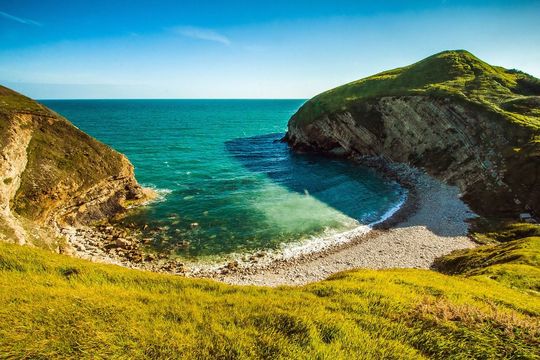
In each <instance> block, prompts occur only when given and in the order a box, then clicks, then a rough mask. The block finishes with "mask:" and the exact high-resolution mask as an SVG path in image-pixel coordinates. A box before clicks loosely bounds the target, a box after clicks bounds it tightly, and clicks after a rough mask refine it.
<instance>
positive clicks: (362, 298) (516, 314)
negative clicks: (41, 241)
mask: <svg viewBox="0 0 540 360" xmlns="http://www.w3.org/2000/svg"><path fill="white" fill-rule="evenodd" d="M531 244H532V245H531ZM495 248H496V246H495V245H488V247H486V248H479V249H475V250H472V251H470V254H471V260H469V261H470V263H471V264H475V266H476V265H477V264H481V261H480V258H481V257H482V256H484V257H485V258H490V251H492V250H493V249H495ZM516 249H517V250H516ZM514 251H518V252H520V253H521V252H524V254H525V255H523V256H522V257H521V258H518V260H516V258H515V256H514ZM538 253H539V251H538V240H537V239H534V238H527V239H523V240H517V241H512V242H507V243H505V244H504V245H503V246H502V247H500V255H499V256H500V261H496V264H492V263H490V262H489V261H487V260H486V262H485V263H484V266H485V267H484V271H483V272H482V271H481V272H472V273H470V274H469V273H468V272H469V271H472V269H473V266H468V267H467V269H468V270H466V271H465V272H464V273H465V276H462V275H459V276H450V275H444V274H440V273H437V272H434V271H427V270H385V271H374V270H357V271H350V272H345V273H339V274H336V275H334V276H332V277H331V278H330V279H328V280H327V281H322V282H319V283H315V284H311V285H308V286H304V287H282V288H277V289H271V288H261V287H237V286H229V285H224V284H219V283H216V282H213V281H208V280H200V279H186V278H182V277H175V276H170V275H161V274H155V273H148V272H141V271H134V270H128V269H123V268H120V267H115V266H111V265H100V264H93V263H89V262H86V261H82V260H78V259H73V258H69V257H65V256H61V255H56V254H52V253H49V252H46V251H43V250H38V249H31V248H28V247H19V246H15V245H9V244H3V243H1V244H0V318H1V319H2V322H0V354H2V356H3V357H6V358H9V357H14V358H21V357H26V358H81V357H82V358H97V357H117V358H177V357H181V356H182V357H188V358H197V359H200V358H246V357H249V358H300V359H302V358H305V359H313V358H321V359H324V358H327V359H339V358H355V359H357V358H384V357H389V358H426V357H437V358H447V357H454V358H501V357H512V358H534V356H536V355H538V346H539V345H540V343H539V341H538V339H539V336H540V333H539V331H540V325H539V317H540V301H539V297H538V293H537V292H535V291H534V286H533V287H528V286H524V285H523V283H519V284H518V285H517V286H514V285H515V284H514V280H515V276H514V275H513V276H512V278H504V277H501V276H498V277H493V276H492V275H493V274H494V273H500V272H501V271H505V272H514V271H516V272H517V273H519V272H520V270H519V269H520V268H519V267H520V266H525V265H526V266H529V267H536V269H537V265H535V264H536V263H531V261H537V260H538ZM460 256H462V257H463V256H466V253H461V255H460ZM454 258H455V257H454ZM519 259H521V260H519ZM523 259H528V260H523ZM531 259H533V260H531ZM535 259H536V260H535ZM480 266H482V265H480ZM475 269H479V267H476V268H475ZM455 272H460V273H461V272H463V271H455ZM521 276H523V277H529V276H530V275H529V273H528V272H527V271H524V272H521ZM535 279H536V280H535ZM537 279H538V278H537V274H536V275H535V274H533V275H532V281H533V282H534V281H537Z"/></svg>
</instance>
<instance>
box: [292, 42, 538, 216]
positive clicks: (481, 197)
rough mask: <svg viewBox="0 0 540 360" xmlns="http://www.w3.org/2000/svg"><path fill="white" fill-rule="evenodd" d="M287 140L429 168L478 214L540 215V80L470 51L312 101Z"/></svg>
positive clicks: (450, 54)
mask: <svg viewBox="0 0 540 360" xmlns="http://www.w3.org/2000/svg"><path fill="white" fill-rule="evenodd" d="M286 139H287V140H288V141H289V142H290V143H291V145H293V147H296V148H303V149H308V150H316V151H323V152H331V153H335V154H346V155H348V154H351V153H353V154H359V155H370V156H372V155H375V156H383V157H385V158H386V159H389V160H391V161H396V162H405V163H408V164H410V165H413V166H415V167H419V168H423V169H425V170H426V171H427V172H428V173H430V174H431V175H433V176H436V177H438V178H439V179H442V180H443V181H445V182H448V183H451V184H455V185H458V186H459V187H460V188H461V190H462V191H463V193H464V199H465V200H466V201H467V202H468V203H469V205H471V207H472V208H473V209H474V210H475V211H477V212H478V213H480V214H482V215H488V216H512V217H517V214H518V213H519V212H530V211H534V212H536V213H537V214H540V180H539V179H540V80H539V79H536V78H534V77H532V76H530V75H528V74H525V73H523V72H521V71H518V70H507V69H504V68H502V67H499V66H492V65H489V64H487V63H485V62H483V61H482V60H480V59H478V58H476V57H475V56H473V55H472V54H470V53H469V52H467V51H463V50H458V51H445V52H441V53H439V54H435V55H433V56H430V57H428V58H426V59H424V60H422V61H419V62H417V63H415V64H412V65H410V66H406V67H402V68H398V69H394V70H390V71H385V72H382V73H380V74H376V75H374V76H371V77H368V78H365V79H361V80H358V81H354V82H351V83H349V84H346V85H343V86H340V87H337V88H335V89H332V90H329V91H327V92H324V93H322V94H320V95H318V96H315V97H314V98H313V99H311V100H309V101H308V102H306V103H305V104H304V105H303V106H302V107H301V108H300V109H299V111H298V112H297V113H296V114H295V115H294V116H293V117H292V118H291V120H290V121H289V131H288V133H287V137H286Z"/></svg>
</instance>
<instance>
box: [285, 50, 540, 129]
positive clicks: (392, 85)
mask: <svg viewBox="0 0 540 360" xmlns="http://www.w3.org/2000/svg"><path fill="white" fill-rule="evenodd" d="M411 95H429V96H436V97H443V98H444V97H451V98H454V99H456V100H464V101H468V102H471V103H474V104H477V105H480V106H482V107H486V108H488V109H490V110H492V111H494V112H495V113H498V114H500V115H502V116H504V117H506V118H507V119H508V120H509V121H512V122H515V123H518V124H520V125H523V126H526V127H529V128H531V129H533V130H535V131H539V130H540V107H539V101H540V100H539V98H538V96H540V80H539V79H536V78H535V77H533V76H531V75H528V74H526V73H524V72H521V71H518V70H507V69H505V68H502V67H499V66H492V65H489V64H487V63H486V62H484V61H482V60H480V59H478V58H477V57H476V56H474V55H473V54H471V53H469V52H468V51H465V50H454V51H444V52H441V53H438V54H435V55H433V56H430V57H428V58H426V59H424V60H422V61H419V62H417V63H415V64H412V65H409V66H405V67H401V68H398V69H394V70H389V71H384V72H382V73H379V74H376V75H373V76H370V77H367V78H365V79H361V80H357V81H353V82H351V83H348V84H345V85H343V86H340V87H337V88H335V89H332V90H329V91H326V92H324V93H322V94H320V95H318V96H316V97H314V98H313V99H311V100H310V101H308V102H307V103H306V104H305V105H304V107H303V108H302V109H301V111H299V113H298V115H297V119H296V121H297V122H298V123H299V124H302V123H306V122H310V121H313V120H315V119H317V118H318V117H320V116H322V115H324V114H327V113H331V112H336V111H343V110H345V109H347V108H348V107H349V106H350V105H351V104H353V103H356V102H358V101H362V100H368V99H371V98H376V97H381V96H411Z"/></svg>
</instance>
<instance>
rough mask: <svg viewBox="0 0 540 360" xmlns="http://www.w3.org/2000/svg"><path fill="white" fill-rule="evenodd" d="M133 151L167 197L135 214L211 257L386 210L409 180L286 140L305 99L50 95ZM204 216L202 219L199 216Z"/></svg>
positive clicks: (108, 139)
mask: <svg viewBox="0 0 540 360" xmlns="http://www.w3.org/2000/svg"><path fill="white" fill-rule="evenodd" d="M42 102H43V103H44V104H45V105H46V106H48V107H50V108H51V109H53V110H55V111H56V112H58V113H60V114H61V115H63V116H65V117H66V118H68V119H69V120H70V121H71V122H73V123H74V124H75V125H76V126H77V127H79V128H80V129H81V130H83V131H85V132H87V133H89V134H90V135H92V136H94V137H96V138H97V139H99V140H100V141H102V142H104V143H106V144H108V145H110V146H112V147H113V148H115V149H116V150H118V151H120V152H122V153H124V154H125V155H127V157H128V158H129V159H130V160H131V162H132V163H133V164H134V166H135V173H136V176H137V179H138V180H139V182H140V183H141V184H142V185H144V186H147V187H152V188H155V189H157V190H158V191H159V193H160V194H161V200H159V201H156V202H154V203H151V204H149V205H147V206H145V207H142V208H139V209H137V210H135V211H134V212H133V213H132V214H130V215H129V216H128V217H127V218H126V219H125V220H123V221H125V222H126V223H134V224H136V225H137V226H140V227H141V228H143V227H144V226H145V225H146V230H145V232H147V236H151V237H153V241H152V246H153V247H155V248H157V249H162V250H163V249H166V250H168V251H171V253H175V254H177V255H179V256H185V257H199V258H200V257H201V256H202V257H204V256H214V255H223V254H227V253H238V252H244V251H254V250H258V249H275V248H278V247H279V246H281V245H282V244H285V243H290V242H294V241H298V240H302V239H308V238H313V237H317V236H322V235H328V234H332V233H335V232H340V231H345V230H348V229H352V228H354V227H356V226H358V225H359V224H369V223H372V222H374V221H377V220H378V219H380V218H381V217H382V216H383V215H384V214H385V213H387V212H388V211H389V210H390V209H391V208H393V207H394V206H395V205H396V204H397V203H398V202H399V201H400V199H401V197H402V191H403V190H402V189H401V188H400V187H399V186H398V185H397V184H395V183H391V182H388V181H385V180H383V179H382V178H381V177H380V176H379V175H378V174H376V173H375V172H374V171H372V170H370V169H368V168H365V167H362V166H358V165H353V164H351V163H350V162H346V161H341V160H335V159H327V158H321V157H317V156H314V155H306V154H295V153H293V152H291V151H290V150H289V148H288V147H287V145H286V144H284V143H281V142H279V139H281V138H282V137H283V135H284V132H285V131H286V128H287V121H288V120H289V118H290V116H291V115H292V114H294V112H295V111H296V110H297V109H298V108H299V107H300V106H301V105H302V103H303V100H45V101H42ZM193 223H197V224H198V226H195V225H193Z"/></svg>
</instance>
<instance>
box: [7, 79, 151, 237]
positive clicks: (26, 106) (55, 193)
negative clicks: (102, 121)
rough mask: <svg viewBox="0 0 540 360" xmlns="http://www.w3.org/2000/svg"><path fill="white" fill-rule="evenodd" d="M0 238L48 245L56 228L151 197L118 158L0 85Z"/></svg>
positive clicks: (95, 218) (88, 220) (82, 222)
mask: <svg viewBox="0 0 540 360" xmlns="http://www.w3.org/2000/svg"><path fill="white" fill-rule="evenodd" d="M0 134H1V137H0V176H1V179H0V237H2V238H4V240H10V241H16V242H18V243H26V242H30V243H35V242H42V243H43V242H47V241H50V239H51V238H54V237H55V236H56V235H57V233H56V232H55V229H57V228H58V227H59V226H81V225H86V224H90V223H92V222H94V221H98V220H101V219H104V218H110V217H113V216H115V215H117V214H119V213H121V212H123V211H124V210H126V208H127V207H128V206H130V205H133V204H136V203H140V202H143V201H145V200H146V199H147V198H148V197H149V196H151V194H150V193H149V192H147V191H146V190H145V189H143V188H142V187H141V186H140V185H139V184H138V183H137V181H136V179H135V177H134V172H133V166H132V165H131V163H130V162H129V160H128V159H127V158H126V157H125V156H124V155H122V154H120V153H118V152H117V151H115V150H113V149H111V148H110V147H109V146H107V145H105V144H103V143H101V142H99V141H97V140H96V139H94V138H92V137H91V136H89V135H87V134H85V133H84V132H82V131H81V130H79V129H78V128H76V127H75V126H73V124H71V123H70V122H69V121H68V120H66V119H64V118H63V117H61V116H60V115H58V114H56V113H54V112H53V111H51V110H49V109H47V108H46V107H44V106H43V105H41V104H39V103H37V102H35V101H33V100H31V99H29V98H27V97H25V96H23V95H20V94H18V93H16V92H14V91H12V90H10V89H7V88H5V87H2V86H0Z"/></svg>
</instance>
